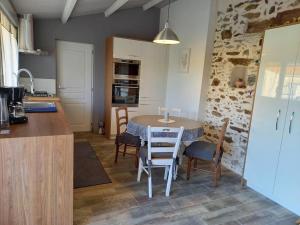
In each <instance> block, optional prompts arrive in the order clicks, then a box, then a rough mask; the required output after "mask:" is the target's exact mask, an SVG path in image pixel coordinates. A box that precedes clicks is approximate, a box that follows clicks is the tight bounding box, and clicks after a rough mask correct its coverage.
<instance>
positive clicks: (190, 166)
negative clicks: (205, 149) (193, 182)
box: [186, 158, 193, 180]
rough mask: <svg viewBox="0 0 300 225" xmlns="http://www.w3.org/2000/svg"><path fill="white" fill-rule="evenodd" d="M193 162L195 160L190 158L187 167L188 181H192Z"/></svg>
mask: <svg viewBox="0 0 300 225" xmlns="http://www.w3.org/2000/svg"><path fill="white" fill-rule="evenodd" d="M192 160H193V158H189V160H188V167H187V171H186V179H187V180H189V179H190V175H191V168H192Z"/></svg>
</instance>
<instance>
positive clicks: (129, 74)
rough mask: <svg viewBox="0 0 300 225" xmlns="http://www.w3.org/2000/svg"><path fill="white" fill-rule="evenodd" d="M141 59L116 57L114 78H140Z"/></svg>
mask: <svg viewBox="0 0 300 225" xmlns="http://www.w3.org/2000/svg"><path fill="white" fill-rule="evenodd" d="M140 69H141V61H140V60H128V59H114V79H126V80H139V79H140Z"/></svg>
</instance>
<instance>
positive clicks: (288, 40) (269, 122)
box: [245, 26, 300, 199]
mask: <svg viewBox="0 0 300 225" xmlns="http://www.w3.org/2000/svg"><path fill="white" fill-rule="evenodd" d="M286 34H289V35H286ZM299 36H300V33H299V29H295V27H293V26H292V27H284V28H277V29H272V30H269V31H267V32H266V34H265V41H264V46H263V52H262V59H261V64H260V72H259V77H258V85H257V89H256V97H255V103H254V109H253V117H252V124H251V131H250V137H249V144H248V153H247V161H246V168H245V178H246V179H247V184H248V185H249V186H250V187H251V188H253V189H255V190H256V191H258V192H260V193H262V194H264V195H266V196H268V197H269V198H272V199H274V195H273V194H274V182H275V177H276V173H277V166H278V161H279V154H280V151H281V141H282V134H283V131H284V126H285V121H286V115H287V109H288V104H289V98H290V85H291V83H292V79H293V74H294V67H295V63H296V58H297V55H298V44H299ZM283 40H284V41H283Z"/></svg>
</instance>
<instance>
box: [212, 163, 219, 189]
mask: <svg viewBox="0 0 300 225" xmlns="http://www.w3.org/2000/svg"><path fill="white" fill-rule="evenodd" d="M212 168H213V169H212V170H213V171H212V172H213V184H214V187H217V186H218V167H217V166H215V165H213V166H212Z"/></svg>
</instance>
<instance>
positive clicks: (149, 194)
mask: <svg viewBox="0 0 300 225" xmlns="http://www.w3.org/2000/svg"><path fill="white" fill-rule="evenodd" d="M148 196H149V198H152V175H151V173H150V174H149V175H148Z"/></svg>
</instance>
